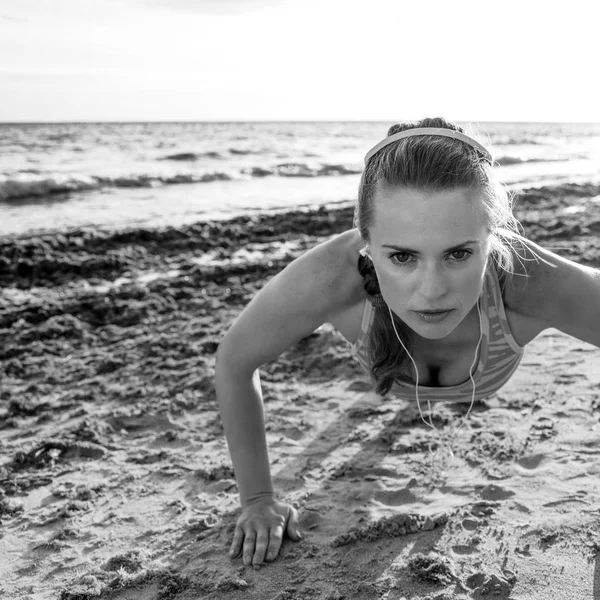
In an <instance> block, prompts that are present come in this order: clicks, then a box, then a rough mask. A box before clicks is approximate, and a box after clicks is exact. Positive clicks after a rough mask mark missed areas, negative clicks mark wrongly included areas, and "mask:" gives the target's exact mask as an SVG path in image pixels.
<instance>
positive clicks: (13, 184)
mask: <svg viewBox="0 0 600 600" xmlns="http://www.w3.org/2000/svg"><path fill="white" fill-rule="evenodd" d="M360 172H361V170H360V169H357V168H355V167H351V166H346V165H336V164H322V165H318V166H309V165H307V164H304V163H286V164H279V165H276V166H274V167H270V168H266V167H258V166H257V167H251V168H247V169H243V170H242V171H240V172H239V173H238V174H235V173H234V174H229V173H223V172H220V171H214V172H208V173H176V174H174V175H149V174H133V175H124V176H121V177H102V176H93V175H83V174H79V173H69V174H58V173H52V174H42V173H35V172H34V171H31V172H27V171H22V172H20V173H18V174H14V175H13V174H6V175H0V202H7V201H10V200H19V199H22V198H44V197H50V196H55V195H57V194H69V193H75V192H87V191H91V190H99V189H104V188H151V187H160V186H162V185H178V184H186V183H187V184H192V183H210V182H212V181H231V180H233V179H236V178H237V177H248V176H250V177H251V178H259V177H269V176H271V177H333V176H339V175H354V174H357V173H360Z"/></svg>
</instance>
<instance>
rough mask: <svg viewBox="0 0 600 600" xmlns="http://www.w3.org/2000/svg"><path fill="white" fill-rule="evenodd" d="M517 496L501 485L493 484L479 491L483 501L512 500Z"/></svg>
mask: <svg viewBox="0 0 600 600" xmlns="http://www.w3.org/2000/svg"><path fill="white" fill-rule="evenodd" d="M514 495H515V493H514V492H511V491H510V490H507V489H506V488H503V487H501V486H499V485H496V484H494V483H491V484H490V485H486V486H485V487H484V488H482V489H481V490H479V496H480V498H482V499H483V500H506V499H507V498H512V497H513V496H514Z"/></svg>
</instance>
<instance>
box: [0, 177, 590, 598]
mask: <svg viewBox="0 0 600 600" xmlns="http://www.w3.org/2000/svg"><path fill="white" fill-rule="evenodd" d="M599 199H600V187H599V186H594V185H562V186H555V187H548V188H541V189H537V190H534V189H530V190H525V191H523V192H522V193H521V195H520V197H519V202H518V205H517V210H516V213H517V216H518V217H519V218H520V219H521V221H522V223H523V225H524V227H525V231H526V234H527V235H528V236H529V237H531V239H533V240H535V241H537V242H538V243H540V244H541V245H543V246H545V247H547V248H549V249H553V250H555V251H557V252H558V253H560V254H562V255H564V256H567V257H568V258H571V259H573V260H576V261H579V262H581V263H583V264H588V265H591V266H595V267H597V268H600V202H598V200H599ZM351 224H352V209H351V208H350V207H344V206H341V207H340V206H338V207H328V208H323V209H315V210H312V211H288V212H278V213H270V214H262V215H259V216H255V217H244V218H236V219H233V220H230V221H223V222H213V223H198V224H195V225H192V226H189V227H180V228H170V229H163V230H158V231H155V230H140V229H137V230H129V231H121V232H113V233H99V232H94V231H92V230H78V231H69V232H64V233H63V234H43V235H30V236H20V237H13V238H8V239H5V240H4V241H3V242H0V284H1V287H2V289H1V291H0V340H1V342H2V343H1V345H0V360H1V367H2V371H1V377H2V379H1V382H0V573H1V574H2V578H0V597H6V598H10V599H19V600H20V599H34V600H38V599H39V600H42V599H44V600H45V599H49V598H52V599H54V598H56V599H61V600H83V599H88V598H90V599H91V598H106V599H108V598H111V599H113V598H114V599H123V600H124V599H134V598H136V599H138V598H141V599H147V600H158V599H161V600H162V599H167V598H181V599H192V598H194V599H197V598H208V599H211V600H212V599H214V600H217V599H219V600H221V599H232V600H233V599H234V598H244V599H246V598H247V599H249V600H259V599H260V600H271V599H273V600H275V599H276V600H303V599H305V598H315V599H320V600H326V599H327V600H342V599H346V600H351V599H357V600H358V599H361V600H363V599H366V600H369V599H387V600H400V599H401V598H405V599H406V600H417V599H419V600H426V599H427V600H450V599H454V598H458V599H462V598H486V597H490V598H505V599H509V598H511V599H514V600H534V599H535V600H568V599H571V598H572V599H575V600H582V599H584V598H586V599H587V598H600V559H599V558H598V554H599V552H600V502H599V500H600V486H599V485H598V481H599V475H600V461H599V457H600V349H597V348H595V347H593V346H590V345H588V344H585V343H583V342H579V341H577V340H575V339H573V338H570V337H568V336H566V335H564V334H562V333H560V332H557V331H554V330H550V331H547V332H544V333H543V334H542V335H541V336H539V337H538V338H537V339H536V340H534V341H533V342H532V343H531V344H530V346H528V348H527V351H526V355H525V358H524V359H523V362H522V364H521V366H520V368H519V370H518V371H517V373H516V375H515V376H514V377H513V379H512V380H511V381H510V383H509V384H507V385H506V386H505V387H504V388H503V389H502V390H501V391H500V392H499V393H498V394H496V395H494V396H492V397H491V398H489V399H487V400H485V401H483V402H480V403H479V404H478V405H476V408H475V409H474V411H473V413H472V415H471V416H470V418H469V420H468V421H467V422H466V424H465V425H464V427H463V428H462V430H461V431H460V432H459V433H458V434H457V436H456V439H454V440H450V441H448V440H447V439H446V438H447V436H445V437H444V436H442V437H440V434H439V433H436V432H433V431H431V430H430V429H429V428H427V427H426V426H425V425H424V424H423V423H422V422H421V421H420V418H419V415H418V412H417V410H416V407H414V406H412V405H410V404H408V403H405V402H403V401H399V400H396V399H394V398H380V397H378V396H376V395H375V394H374V393H373V392H372V391H371V388H370V384H369V382H368V379H367V377H366V376H365V374H364V373H363V372H362V371H361V369H360V367H359V366H358V365H357V364H355V363H354V362H353V361H352V358H351V355H350V352H349V350H348V348H347V346H346V344H345V342H344V341H343V340H342V339H341V337H340V336H339V335H338V334H337V333H336V332H335V331H332V330H331V328H329V327H327V326H324V327H322V328H320V329H319V330H317V331H316V332H315V333H313V334H312V335H310V336H309V337H307V338H305V339H304V340H302V341H301V342H300V343H299V344H297V345H296V346H295V347H293V348H291V349H289V350H288V351H286V352H285V353H284V354H283V355H282V356H281V357H280V359H278V360H277V361H275V362H273V363H271V364H269V365H266V366H265V367H264V368H263V369H262V371H261V373H262V381H263V392H264V399H265V409H266V420H267V425H266V426H267V438H268V442H269V448H270V458H271V463H272V470H273V474H274V479H275V485H276V488H277V490H278V492H279V493H280V495H281V497H283V498H285V499H287V500H288V501H290V502H292V503H294V504H295V505H296V506H297V508H298V509H299V512H300V517H301V527H302V533H303V540H302V541H301V542H297V543H295V542H291V541H290V540H285V542H284V545H283V548H282V551H281V555H280V558H279V559H278V560H277V561H275V562H274V563H269V564H267V565H265V566H264V567H263V568H261V569H260V570H258V571H256V570H254V569H253V568H248V567H245V566H244V565H243V563H242V560H241V559H240V558H238V559H230V558H229V557H228V554H227V551H228V548H229V544H230V541H231V536H232V533H233V527H234V523H235V519H236V515H237V513H238V511H239V507H238V502H239V501H238V496H237V489H236V483H235V479H234V473H233V471H232V468H231V463H230V460H229V455H228V453H227V448H226V444H225V439H224V436H223V430H222V426H221V423H220V418H219V414H218V411H217V406H216V401H215V395H214V390H213V381H212V378H213V367H214V353H215V351H216V348H217V345H218V343H219V340H220V338H221V336H222V334H223V333H224V331H225V330H226V329H227V327H228V325H229V323H230V322H231V321H232V319H233V318H234V317H235V316H236V315H237V314H238V313H239V311H240V310H241V309H242V307H243V306H244V305H245V304H246V303H247V302H248V301H249V299H250V298H251V297H252V295H253V294H254V293H255V292H256V291H257V290H258V289H260V287H262V286H263V285H264V283H265V281H266V280H267V279H268V278H269V277H271V276H273V275H274V274H275V273H277V272H278V271H280V270H281V269H282V268H283V267H284V266H285V265H286V264H287V263H288V262H289V261H290V260H292V259H293V258H295V257H296V256H298V255H299V254H301V253H302V252H303V251H305V250H306V249H308V248H310V247H312V246H313V245H314V244H316V243H318V242H320V241H322V240H324V239H326V238H327V237H328V236H331V235H334V234H336V233H338V232H340V231H343V230H345V229H348V228H349V227H351ZM465 411H466V407H452V406H439V405H436V406H435V407H434V422H435V423H436V425H437V426H438V427H439V428H440V429H441V430H442V432H448V431H450V429H451V424H452V423H453V422H456V419H457V418H459V416H460V415H461V414H464V412H465Z"/></svg>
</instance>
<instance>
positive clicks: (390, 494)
mask: <svg viewBox="0 0 600 600" xmlns="http://www.w3.org/2000/svg"><path fill="white" fill-rule="evenodd" d="M373 497H374V499H375V500H377V501H378V502H381V504H385V505H386V506H400V505H402V504H411V503H413V502H417V501H418V498H417V496H415V494H413V493H412V492H411V491H410V490H409V489H408V488H407V487H406V488H402V489H399V490H387V491H382V492H377V493H376V494H375V495H374V496H373Z"/></svg>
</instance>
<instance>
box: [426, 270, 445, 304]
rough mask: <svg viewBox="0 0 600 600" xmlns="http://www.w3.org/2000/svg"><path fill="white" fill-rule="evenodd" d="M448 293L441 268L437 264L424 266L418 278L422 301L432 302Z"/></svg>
mask: <svg viewBox="0 0 600 600" xmlns="http://www.w3.org/2000/svg"><path fill="white" fill-rule="evenodd" d="M447 291H448V286H447V283H446V280H445V277H444V273H443V271H442V269H441V267H440V266H439V265H437V264H431V265H424V266H423V269H422V271H421V273H420V277H419V294H420V295H421V296H422V297H423V299H424V300H427V301H428V302H433V301H435V300H437V299H438V298H441V297H442V296H444V295H445V294H446V292H447Z"/></svg>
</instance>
